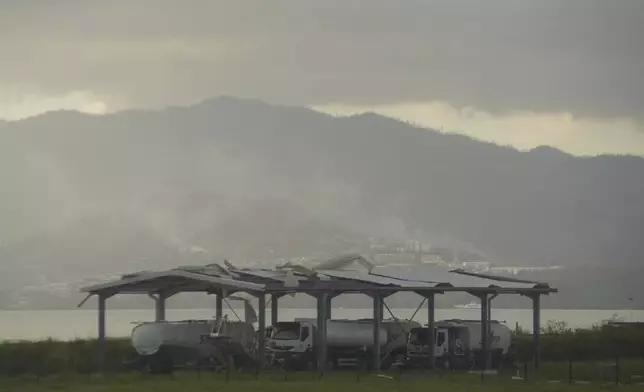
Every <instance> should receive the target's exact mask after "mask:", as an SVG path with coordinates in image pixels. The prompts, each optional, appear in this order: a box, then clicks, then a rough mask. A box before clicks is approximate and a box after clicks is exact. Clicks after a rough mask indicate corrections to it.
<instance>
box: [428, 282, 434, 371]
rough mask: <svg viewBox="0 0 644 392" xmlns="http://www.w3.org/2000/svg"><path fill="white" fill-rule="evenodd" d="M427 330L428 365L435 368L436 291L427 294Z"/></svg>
mask: <svg viewBox="0 0 644 392" xmlns="http://www.w3.org/2000/svg"><path fill="white" fill-rule="evenodd" d="M426 298H427V330H428V334H427V337H428V341H427V344H428V346H429V347H428V350H429V351H428V355H427V362H428V363H427V367H428V368H429V369H434V367H435V364H436V358H435V357H434V356H435V355H436V350H435V348H434V346H436V327H435V325H434V314H435V309H436V304H435V302H434V293H429V294H427V297H426Z"/></svg>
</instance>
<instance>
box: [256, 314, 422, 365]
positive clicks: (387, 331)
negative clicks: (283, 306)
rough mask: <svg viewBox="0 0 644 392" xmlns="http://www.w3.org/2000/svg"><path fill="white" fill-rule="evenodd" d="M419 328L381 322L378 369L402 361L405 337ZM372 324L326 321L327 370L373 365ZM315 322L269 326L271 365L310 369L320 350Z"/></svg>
mask: <svg viewBox="0 0 644 392" xmlns="http://www.w3.org/2000/svg"><path fill="white" fill-rule="evenodd" d="M416 327H420V324H419V323H417V322H414V321H408V320H382V321H381V324H380V334H379V338H380V339H379V340H380V341H379V344H380V355H381V368H382V369H387V368H389V367H390V366H391V365H392V364H394V363H395V362H396V361H400V362H401V363H402V362H403V361H404V358H405V350H406V344H407V336H408V334H409V332H410V331H411V330H412V329H413V328H416ZM373 328H374V327H373V320H369V319H363V320H327V321H326V353H327V355H326V358H327V362H326V363H325V368H326V369H331V368H333V369H339V368H347V367H358V366H360V367H367V368H369V367H370V366H372V365H373V348H374V344H373V343H374V339H373V335H374V330H373ZM317 331H318V327H317V320H315V319H296V320H295V321H292V322H280V323H277V324H275V325H273V326H272V328H271V335H270V336H269V338H268V340H267V345H268V347H267V349H268V353H269V356H270V357H271V358H270V361H271V362H272V363H273V365H279V366H282V367H284V368H286V369H293V370H304V369H313V368H315V366H316V363H317V352H318V350H319V347H318V342H317V339H316V335H317Z"/></svg>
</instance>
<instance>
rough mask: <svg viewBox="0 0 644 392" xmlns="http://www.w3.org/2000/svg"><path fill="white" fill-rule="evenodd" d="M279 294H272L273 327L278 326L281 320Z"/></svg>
mask: <svg viewBox="0 0 644 392" xmlns="http://www.w3.org/2000/svg"><path fill="white" fill-rule="evenodd" d="M280 297H281V296H280V295H279V294H271V325H275V324H277V320H279V314H278V312H279V299H280Z"/></svg>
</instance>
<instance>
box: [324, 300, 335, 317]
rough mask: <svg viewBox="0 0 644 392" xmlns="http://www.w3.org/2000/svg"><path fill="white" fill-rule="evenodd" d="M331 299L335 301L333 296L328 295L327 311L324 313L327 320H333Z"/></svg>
mask: <svg viewBox="0 0 644 392" xmlns="http://www.w3.org/2000/svg"><path fill="white" fill-rule="evenodd" d="M331 301H333V297H332V296H330V295H328V296H327V299H326V312H325V313H324V315H325V316H326V319H327V320H331Z"/></svg>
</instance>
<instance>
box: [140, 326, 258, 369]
mask: <svg viewBox="0 0 644 392" xmlns="http://www.w3.org/2000/svg"><path fill="white" fill-rule="evenodd" d="M131 341H132V346H133V347H134V349H135V350H136V352H137V354H138V355H139V366H140V367H142V368H147V369H149V370H150V371H151V372H152V373H170V372H172V371H173V370H174V369H175V368H176V367H193V366H200V367H211V368H226V367H231V368H238V367H240V366H242V365H243V364H247V363H248V362H249V361H254V359H252V358H254V351H255V346H256V342H255V329H254V327H253V325H252V324H250V323H247V322H244V321H231V320H228V319H227V318H225V317H224V318H220V319H217V320H184V321H157V322H145V323H140V324H138V325H137V326H136V327H134V329H133V330H132V336H131Z"/></svg>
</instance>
